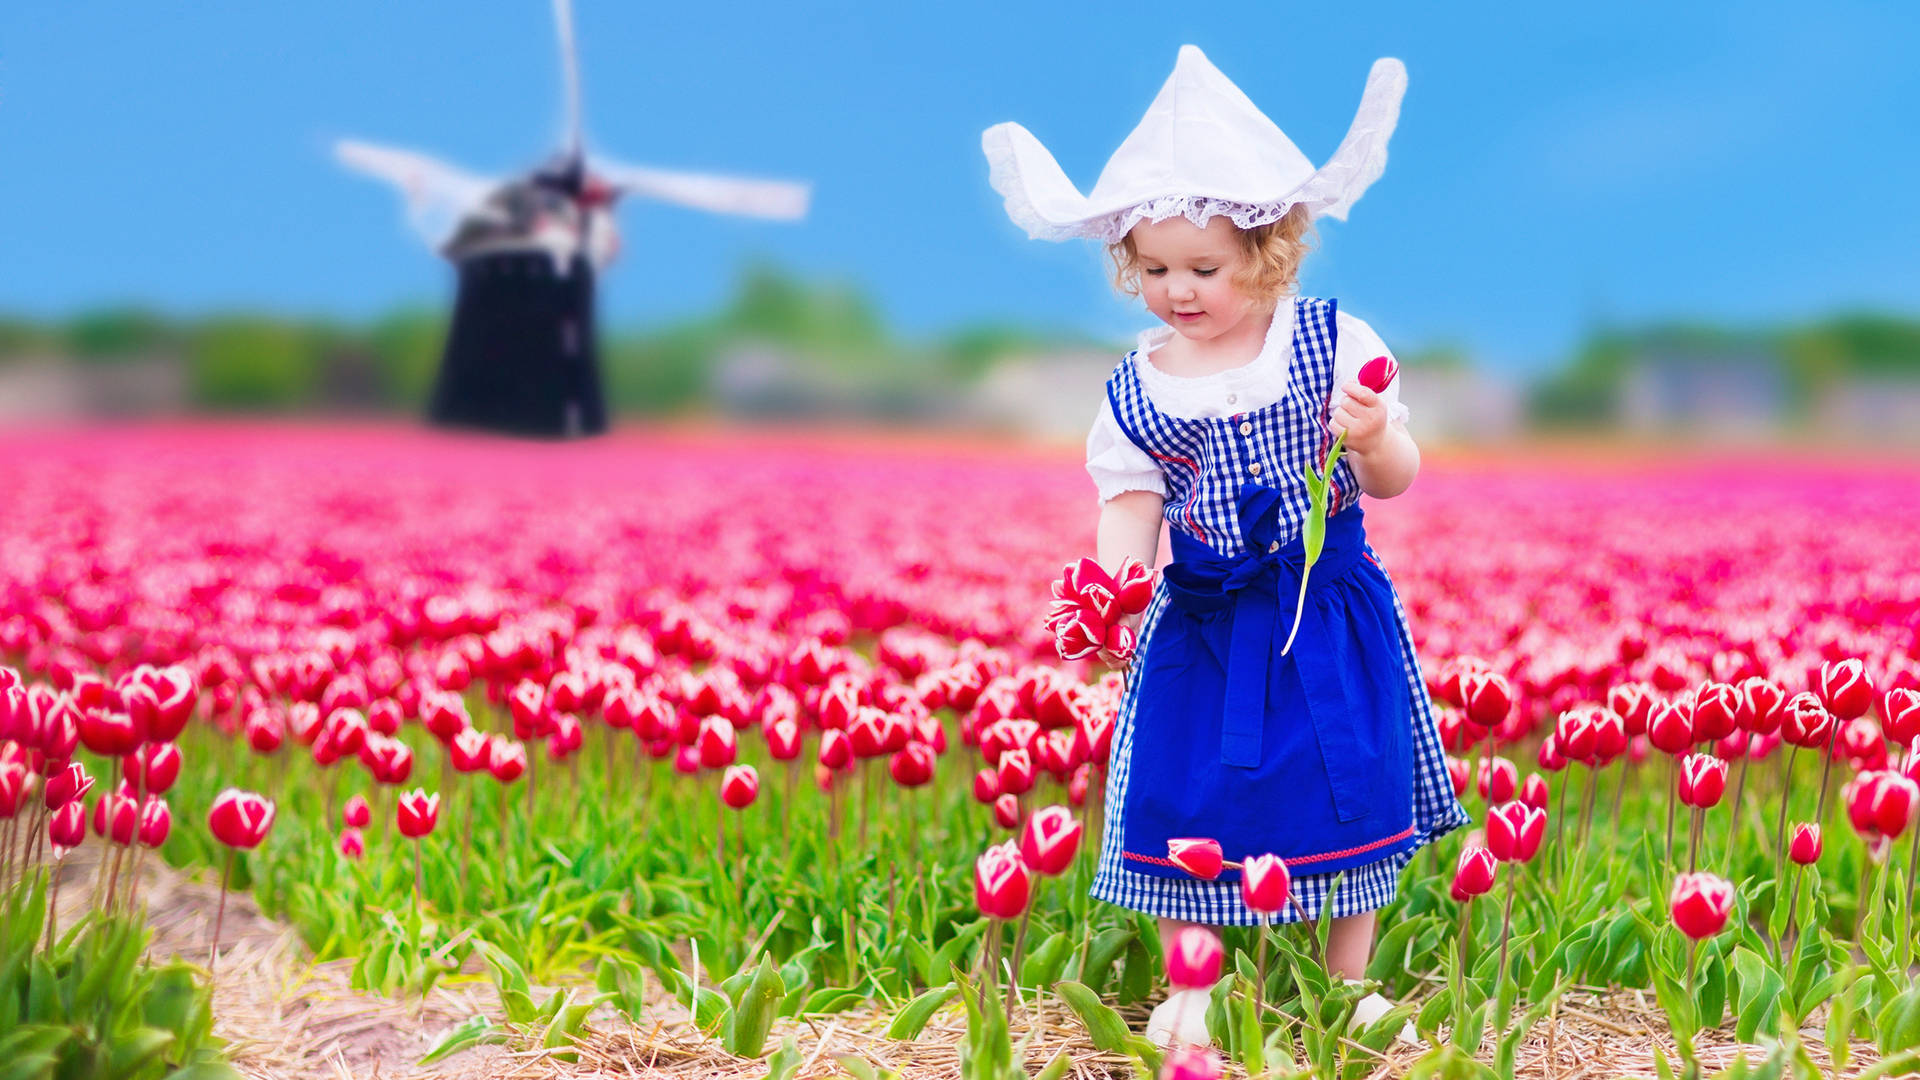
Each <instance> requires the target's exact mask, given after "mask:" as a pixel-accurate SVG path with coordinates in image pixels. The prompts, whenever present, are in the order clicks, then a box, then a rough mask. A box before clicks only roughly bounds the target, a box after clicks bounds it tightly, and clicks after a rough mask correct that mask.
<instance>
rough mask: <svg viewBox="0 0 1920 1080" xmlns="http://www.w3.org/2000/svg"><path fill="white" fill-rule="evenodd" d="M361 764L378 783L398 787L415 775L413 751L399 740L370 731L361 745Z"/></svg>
mask: <svg viewBox="0 0 1920 1080" xmlns="http://www.w3.org/2000/svg"><path fill="white" fill-rule="evenodd" d="M360 763H361V764H362V765H365V766H366V769H367V772H368V773H369V774H371V775H372V776H373V779H374V781H375V782H376V783H381V784H388V785H392V786H398V785H400V784H404V783H406V782H407V779H408V778H409V777H411V776H412V775H413V750H412V749H410V748H409V747H408V746H407V744H406V743H403V742H401V741H400V740H399V739H389V738H387V737H386V736H385V735H381V734H378V733H376V732H371V731H370V732H368V733H367V734H366V735H365V737H364V738H363V741H362V742H361V743H360Z"/></svg>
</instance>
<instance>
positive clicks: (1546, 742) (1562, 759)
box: [1454, 735, 1567, 797]
mask: <svg viewBox="0 0 1920 1080" xmlns="http://www.w3.org/2000/svg"><path fill="white" fill-rule="evenodd" d="M1534 761H1535V763H1537V764H1538V765H1539V766H1540V767H1541V768H1542V769H1545V770H1547V771H1548V772H1560V771H1561V770H1563V769H1565V768H1566V767H1567V758H1566V755H1564V754H1562V753H1561V752H1560V740H1559V739H1558V738H1557V737H1555V736H1553V735H1548V736H1547V737H1546V738H1544V739H1541V740H1540V753H1539V754H1537V755H1536V756H1535V757H1534ZM1461 786H1462V785H1456V787H1455V790H1454V795H1455V796H1456V797H1457V796H1458V795H1459V794H1460V787H1461Z"/></svg>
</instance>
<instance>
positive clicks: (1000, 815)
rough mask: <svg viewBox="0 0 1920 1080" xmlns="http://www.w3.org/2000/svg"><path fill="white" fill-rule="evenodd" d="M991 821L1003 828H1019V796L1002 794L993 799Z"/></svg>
mask: <svg viewBox="0 0 1920 1080" xmlns="http://www.w3.org/2000/svg"><path fill="white" fill-rule="evenodd" d="M993 821H994V824H996V825H998V826H1000V827H1001V828H1003V829H1017V828H1019V827H1020V797H1019V796H1017V795H1002V796H1000V797H999V798H997V799H995V800H993Z"/></svg>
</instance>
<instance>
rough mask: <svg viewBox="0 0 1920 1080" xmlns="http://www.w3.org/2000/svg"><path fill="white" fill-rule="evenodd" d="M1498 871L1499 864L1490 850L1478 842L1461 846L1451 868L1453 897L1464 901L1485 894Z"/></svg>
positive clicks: (1491, 886) (1490, 887) (1490, 888)
mask: <svg viewBox="0 0 1920 1080" xmlns="http://www.w3.org/2000/svg"><path fill="white" fill-rule="evenodd" d="M1499 871H1500V864H1499V862H1498V861H1497V860H1495V859H1494V857H1493V852H1492V851H1489V850H1488V849H1487V848H1485V847H1483V846H1481V845H1479V844H1468V845H1467V846H1466V847H1464V848H1461V849H1460V860H1459V862H1457V863H1456V864H1455V865H1454V868H1453V888H1452V890H1451V891H1452V894H1453V898H1454V899H1455V900H1459V901H1462V902H1465V901H1467V900H1471V899H1473V898H1474V897H1476V896H1485V895H1486V894H1487V893H1488V892H1489V891H1490V890H1492V888H1493V882H1494V879H1495V878H1496V877H1497V876H1498V875H1499Z"/></svg>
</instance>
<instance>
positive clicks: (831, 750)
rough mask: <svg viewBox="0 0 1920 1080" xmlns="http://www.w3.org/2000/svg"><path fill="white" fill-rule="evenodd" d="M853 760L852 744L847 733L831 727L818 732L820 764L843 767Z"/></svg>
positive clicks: (831, 767) (836, 767) (832, 767)
mask: <svg viewBox="0 0 1920 1080" xmlns="http://www.w3.org/2000/svg"><path fill="white" fill-rule="evenodd" d="M852 761H853V744H852V743H850V742H848V741H847V733H846V732H844V731H839V730H836V729H833V728H829V729H827V730H826V731H822V732H821V733H820V764H822V765H825V766H826V767H827V768H829V769H844V768H846V767H847V765H848V764H849V763H851V762H852Z"/></svg>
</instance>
